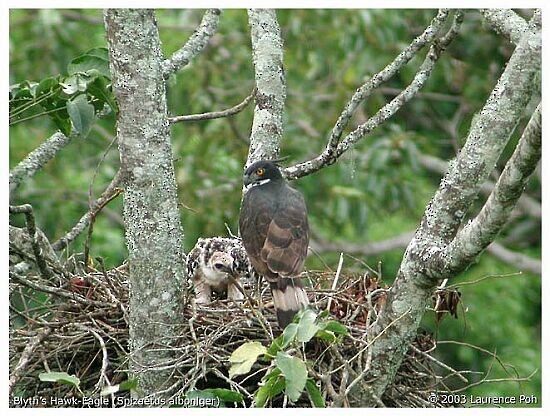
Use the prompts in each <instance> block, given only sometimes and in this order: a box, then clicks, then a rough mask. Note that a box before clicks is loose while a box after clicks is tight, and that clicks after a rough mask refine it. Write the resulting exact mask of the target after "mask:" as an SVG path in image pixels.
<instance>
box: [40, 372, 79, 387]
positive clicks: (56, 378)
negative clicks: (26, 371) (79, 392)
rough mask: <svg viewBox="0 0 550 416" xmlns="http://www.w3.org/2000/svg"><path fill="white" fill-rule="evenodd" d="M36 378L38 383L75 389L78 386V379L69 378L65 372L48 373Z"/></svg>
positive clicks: (74, 377)
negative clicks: (63, 385)
mask: <svg viewBox="0 0 550 416" xmlns="http://www.w3.org/2000/svg"><path fill="white" fill-rule="evenodd" d="M38 378H39V379H40V381H45V382H50V383H61V384H69V385H71V386H74V387H77V388H78V386H79V385H80V379H79V378H78V377H76V376H71V375H69V374H67V373H65V372H58V371H50V372H48V373H40V374H38Z"/></svg>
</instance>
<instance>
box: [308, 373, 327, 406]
mask: <svg viewBox="0 0 550 416" xmlns="http://www.w3.org/2000/svg"><path fill="white" fill-rule="evenodd" d="M306 391H307V394H308V396H309V399H310V400H311V403H313V406H315V407H326V406H325V399H323V395H322V394H321V392H320V391H319V387H317V384H315V381H313V379H311V378H308V379H307V381H306Z"/></svg>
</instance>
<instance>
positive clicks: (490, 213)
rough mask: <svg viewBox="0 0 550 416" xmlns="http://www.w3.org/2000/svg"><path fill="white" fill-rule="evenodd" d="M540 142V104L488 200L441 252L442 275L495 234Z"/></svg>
mask: <svg viewBox="0 0 550 416" xmlns="http://www.w3.org/2000/svg"><path fill="white" fill-rule="evenodd" d="M541 144H542V115H541V106H540V104H539V106H538V107H537V109H536V110H535V112H534V113H533V115H532V116H531V119H530V120H529V123H528V124H527V127H525V130H524V132H523V134H522V136H521V138H520V140H519V143H518V145H517V147H516V149H515V150H514V153H513V154H512V156H511V157H510V159H509V160H508V162H507V163H506V166H505V168H504V170H503V171H502V174H501V175H500V178H499V179H498V181H497V183H496V185H495V188H494V189H493V192H492V193H491V195H490V196H489V198H488V199H487V202H486V203H485V205H484V206H483V208H482V209H481V211H480V212H479V214H478V215H477V216H476V217H475V218H474V219H473V220H472V221H470V222H469V223H468V224H467V225H466V226H465V227H464V228H463V229H461V230H460V231H459V232H458V233H457V235H456V237H455V238H454V239H453V241H452V242H451V243H450V244H449V245H448V246H447V247H446V248H445V250H444V251H443V252H441V259H440V260H443V264H442V265H441V266H443V267H444V273H445V276H444V277H446V276H448V275H454V274H456V273H457V272H459V271H461V270H463V269H464V268H465V267H466V266H467V265H468V264H470V263H471V262H472V260H473V259H474V258H475V257H476V256H477V255H479V254H480V253H481V252H482V251H483V250H484V249H485V248H486V247H487V246H488V245H489V244H491V242H493V240H494V239H495V238H496V236H497V234H498V233H499V232H500V230H501V229H502V227H503V226H504V224H505V223H506V221H507V220H508V217H509V214H510V212H511V211H512V209H513V208H514V206H515V204H516V202H517V200H518V199H519V197H520V195H521V194H522V192H523V189H524V187H525V184H526V183H527V180H528V179H529V176H530V175H531V173H532V172H533V170H534V169H535V167H536V166H537V163H538V162H539V160H540V157H541ZM440 260H438V261H440ZM443 267H442V268H441V269H443ZM441 269H440V270H441ZM442 272H443V270H442Z"/></svg>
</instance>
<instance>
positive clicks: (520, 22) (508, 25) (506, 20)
mask: <svg viewBox="0 0 550 416" xmlns="http://www.w3.org/2000/svg"><path fill="white" fill-rule="evenodd" d="M480 12H481V14H482V15H483V17H484V18H485V21H486V22H487V23H488V24H489V26H491V28H492V29H493V30H494V31H495V32H497V33H499V34H501V35H504V36H505V37H506V38H507V39H509V40H510V42H512V43H513V44H515V45H517V44H518V42H519V41H520V40H521V37H522V36H523V34H524V33H525V32H527V30H528V29H529V25H528V24H527V22H526V21H525V19H524V18H523V17H521V16H519V15H518V14H517V13H516V12H514V11H513V10H511V9H480Z"/></svg>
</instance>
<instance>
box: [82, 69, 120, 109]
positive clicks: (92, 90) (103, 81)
mask: <svg viewBox="0 0 550 416" xmlns="http://www.w3.org/2000/svg"><path fill="white" fill-rule="evenodd" d="M109 83H110V80H109V79H108V78H106V77H104V76H103V75H100V76H98V77H97V78H96V79H95V80H94V82H92V83H91V84H89V85H88V89H87V92H88V93H89V94H91V95H93V96H94V97H96V98H97V99H98V100H99V101H100V102H101V103H107V104H108V105H109V107H111V108H112V109H113V111H115V112H118V106H117V103H116V101H115V97H114V95H113V93H112V91H111V90H110V89H109Z"/></svg>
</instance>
